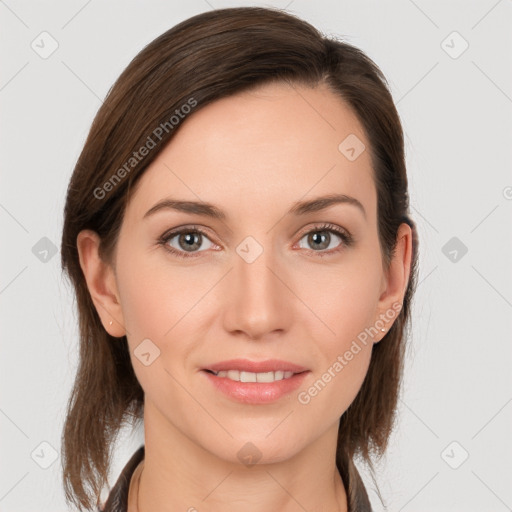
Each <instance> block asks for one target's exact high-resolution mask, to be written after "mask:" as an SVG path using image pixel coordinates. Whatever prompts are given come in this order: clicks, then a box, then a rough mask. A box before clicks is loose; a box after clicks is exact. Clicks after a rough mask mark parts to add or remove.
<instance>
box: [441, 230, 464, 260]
mask: <svg viewBox="0 0 512 512" xmlns="http://www.w3.org/2000/svg"><path fill="white" fill-rule="evenodd" d="M441 251H442V253H443V254H444V255H445V256H446V257H447V258H448V259H449V260H450V261H451V262H452V263H458V262H459V261H460V260H461V259H462V258H463V257H464V256H465V255H466V253H467V252H468V248H467V247H466V246H465V245H464V243H463V242H462V241H461V240H460V239H459V238H457V237H456V236H454V237H452V238H450V240H448V242H446V243H445V244H444V245H443V247H442V248H441Z"/></svg>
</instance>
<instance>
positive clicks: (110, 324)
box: [76, 229, 126, 338]
mask: <svg viewBox="0 0 512 512" xmlns="http://www.w3.org/2000/svg"><path fill="white" fill-rule="evenodd" d="M76 243H77V250H78V256H79V260H80V266H81V268H82V272H83V274H84V277H85V281H86V283H87V288H88V289H89V293H90V295H91V299H92V301H93V303H94V306H95V308H96V311H97V312H98V315H99V317H100V319H101V323H102V324H103V327H104V328H105V330H106V331H107V332H108V333H109V334H110V335H111V336H114V337H116V338H119V337H121V336H124V335H125V334H126V330H125V328H124V319H123V314H122V309H121V304H120V301H119V294H118V291H117V286H116V278H115V274H114V270H113V268H112V266H111V265H109V264H108V263H106V262H104V261H103V260H102V259H101V258H100V256H99V247H100V237H99V235H98V234H97V233H96V232H94V231H92V230H89V229H85V230H82V231H80V233H79V234H78V236H77V240H76Z"/></svg>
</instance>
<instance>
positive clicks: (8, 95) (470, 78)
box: [0, 0, 512, 512]
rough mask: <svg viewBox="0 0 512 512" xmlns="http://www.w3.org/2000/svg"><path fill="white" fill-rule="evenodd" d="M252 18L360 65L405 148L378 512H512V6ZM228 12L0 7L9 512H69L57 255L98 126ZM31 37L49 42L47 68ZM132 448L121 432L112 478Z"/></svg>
mask: <svg viewBox="0 0 512 512" xmlns="http://www.w3.org/2000/svg"><path fill="white" fill-rule="evenodd" d="M250 4H251V5H272V6H276V7H280V8H285V7H286V8H287V9H288V10H289V11H290V12H292V13H295V14H298V15H299V16H301V17H303V18H304V19H306V20H307V21H309V22H311V23H312V24H313V25H315V26H316V27H318V28H319V29H320V30H322V31H323V32H324V33H326V34H329V35H338V36H341V37H343V38H344V39H345V40H346V41H348V42H350V43H352V44H355V45H356V46H358V47H360V48H361V49H363V50H364V51H366V52H367V53H368V55H369V56H370V57H372V58H373V59H374V60H375V61H376V62H377V64H378V65H379V66H380V67H381V69H382V70H383V71H384V74H385V75H386V77H387V78H388V80H389V82H390V85H391V88H392V92H393V96H394V98H395V101H396V103H397V106H398V110H399V112H400V115H401V118H402V121H403V125H404V130H405V132H406V151H407V162H408V169H409V176H410V191H411V203H412V211H411V213H412V216H413V218H414V219H415V220H416V221H417V224H418V230H419V237H420V244H421V246H420V252H421V256H420V276H419V286H418V291H417V295H416V299H415V304H414V310H413V321H414V330H413V335H412V338H411V340H410V349H409V353H408V359H407V362H406V374H405V382H404V392H403V395H402V398H401V400H400V412H399V422H398V425H397V429H396V431H395V433H394V434H393V436H392V438H391V443H390V448H389V451H388V453H387V456H386V457H385V458H384V459H383V460H382V461H381V463H380V464H379V465H378V466H377V467H378V483H379V485H380V488H381V491H382V495H383V497H384V498H385V500H386V503H387V505H388V509H387V510H390V511H402V510H403V511H405V512H409V511H423V510H429V511H433V510H435V511H436V512H442V511H458V510H460V511H462V510H463V511H465V512H469V511H479V512H480V511H482V510H485V511H496V512H501V511H505V510H511V507H512V487H511V485H510V483H511V482H512V479H511V477H512V471H511V466H512V463H511V460H512V440H511V436H510V433H511V429H510V427H511V423H512V421H511V420H512V403H511V402H512V386H511V381H510V372H509V368H510V360H511V357H510V356H511V349H510V346H511V345H510V342H511V332H512V329H511V327H512V326H511V313H512V272H511V271H510V267H511V265H510V262H511V261H512V237H511V233H512V231H511V228H512V226H511V224H512V222H511V221H512V215H511V214H512V173H511V167H510V164H511V160H512V153H511V150H510V148H511V145H512V144H511V141H512V138H511V136H512V115H511V114H512V66H511V62H512V61H511V49H512V44H511V43H512V30H511V21H512V1H511V0H501V1H496V0H485V1H484V0H482V1H478V2H477V1H475V2H463V1H459V2H455V1H450V2H427V1H420V0H416V1H414V2H413V1H412V0H395V1H393V2H391V1H386V2H383V1H379V2H377V1H372V2H369V1H357V2H356V1H336V2H335V1H327V0H324V1H315V2H306V1H301V0H294V1H291V2H290V1H289V0H287V1H285V2H271V3H269V2H267V3H254V2H251V3H250ZM236 5H249V3H247V4H243V3H241V2H233V3H230V2H226V1H221V0H211V1H208V2H206V1H202V0H195V1H191V2H189V3H188V4H187V5H186V6H185V5H184V3H183V4H182V3H181V2H180V3H179V2H169V1H167V2H163V1H159V2H157V1H145V2H142V1H139V2H135V1H126V0H124V1H120V0H116V1H109V2H105V1H104V2H100V1H99V0H89V1H75V0H73V1H69V0H66V1H64V0H60V1H51V2H50V1H47V2H33V3H30V4H29V3H28V2H21V1H15V0H6V1H0V16H1V29H0V38H1V44H0V52H1V56H2V65H1V67H0V73H1V74H0V102H1V106H2V128H3V131H2V138H1V141H0V145H1V154H2V168H1V172H2V187H1V189H0V224H1V228H2V233H3V238H2V241H3V242H5V245H4V244H3V243H2V246H3V250H2V251H1V252H0V258H1V269H2V271H1V274H0V311H1V323H0V325H1V329H2V330H1V335H2V357H1V370H0V389H1V390H2V395H1V397H0V428H1V432H2V435H1V453H0V460H1V461H2V462H1V467H0V510H1V511H2V512H11V511H16V512H23V511H33V510H39V511H41V512H43V511H50V510H51V511H52V512H55V511H59V510H67V507H66V506H65V503H64V500H63V491H62V488H61V480H60V479H61V469H60V460H59V453H60V435H61V428H62V424H63V418H64V409H65V405H66V401H67V398H68V395H69V392H70V389H71V384H72V378H73V375H74V371H75V369H76V363H77V359H76V353H77V352H76V350H77V340H78V338H77V329H76V316H75V313H74V309H73V297H72V295H71V293H70V290H69V288H68V286H67V284H66V281H64V279H63V278H62V276H61V271H60V266H59V264H60V253H59V249H58V246H59V243H60V235H61V228H62V210H63V204H64V197H65V191H66V186H67V182H68V180H69V177H70V174H71V172H72V169H73V166H74V163H75V162H76V159H77V157H78V155H79V152H80V150H81V147H82V145H83V143H84V141H85V137H86V135H87V132H88V130H89V127H90V124H91V122H92V119H93V116H94V114H95V112H96V111H97V109H98V107H99V106H100V104H101V101H102V99H103V98H104V97H105V95H106V93H107V91H108V89H109V88H110V86H111V85H112V83H113V82H114V80H115V79H116V78H117V77H118V75H119V74H120V73H121V71H122V70H123V69H124V68H125V66H126V65H127V64H128V62H129V61H130V60H131V59H132V58H133V57H134V56H135V54H136V53H138V52H139V51H140V50H141V49H142V47H143V46H144V45H146V44H147V43H149V42H150V41H151V40H153V39H154V38H155V37H157V36H158V35H160V34H161V33H163V32H164V31H166V30H167V29H169V28H170V27H172V26H173V25H175V24H176V23H178V22H180V21H182V20H183V19H185V18H188V17H189V16H192V15H194V14H197V13H200V12H203V11H206V10H209V9H212V8H221V7H230V6H236ZM43 31H47V32H48V33H49V34H51V38H53V39H54V40H56V41H57V43H58V48H57V49H56V50H55V52H54V53H53V54H51V55H50V56H48V57H47V58H42V56H40V53H41V52H42V51H43V48H42V47H43V45H44V50H45V51H48V50H50V49H51V44H52V41H51V39H50V38H49V36H40V34H41V32H43ZM454 31H456V32H457V33H458V34H453V32H454ZM42 38H46V39H44V42H41V40H42ZM33 41H34V43H33ZM443 41H444V42H443ZM465 41H466V42H467V43H465ZM31 44H33V45H34V46H36V47H38V51H39V53H37V52H36V51H35V50H34V49H33V48H32V47H31ZM466 44H469V46H468V48H467V49H466V50H465V51H464V52H462V53H461V51H462V50H464V47H465V45H466ZM45 237H46V238H45ZM453 237H455V239H454V240H452V238H453ZM447 244H448V245H447ZM464 246H465V247H466V248H467V253H465V254H464ZM45 251H48V252H45ZM54 251H56V252H54ZM507 434H508V435H507ZM142 441H143V434H142V432H141V431H140V430H138V431H135V432H133V433H131V432H123V433H122V435H121V436H120V438H119V442H118V444H117V447H116V460H115V464H114V467H113V468H112V479H113V480H115V479H116V478H117V475H118V473H119V471H120V469H121V468H122V467H123V466H124V464H125V463H126V461H127V460H128V458H129V457H130V456H131V454H132V453H133V451H134V450H135V449H136V448H137V447H138V446H139V444H140V443H141V442H142ZM453 442H455V444H452V443H453ZM41 443H43V444H41ZM466 455H467V456H468V458H467V459H466V460H464V457H465V456H466ZM45 466H47V467H46V468H45ZM361 470H362V472H363V477H364V479H365V482H366V483H367V486H368V488H369V489H372V488H373V485H372V482H371V479H370V477H369V474H368V472H367V471H366V470H365V468H364V467H361ZM370 497H371V500H372V503H373V506H374V507H375V510H376V511H380V510H384V509H383V508H382V506H381V504H380V501H379V500H378V497H377V495H376V493H375V492H374V491H372V490H370Z"/></svg>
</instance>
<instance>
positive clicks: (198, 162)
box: [62, 7, 418, 512]
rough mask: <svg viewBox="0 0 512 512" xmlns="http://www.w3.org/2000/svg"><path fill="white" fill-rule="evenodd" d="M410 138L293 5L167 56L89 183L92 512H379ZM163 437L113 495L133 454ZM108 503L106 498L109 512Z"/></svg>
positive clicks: (75, 279)
mask: <svg viewBox="0 0 512 512" xmlns="http://www.w3.org/2000/svg"><path fill="white" fill-rule="evenodd" d="M408 207H409V205H408V191H407V175H406V167H405V161H404V149H403V133H402V128H401V124H400V120H399V117H398V114H397V111H396V108H395V106H394V104H393V100H392V97H391V95H390V93H389V90H388V88H387V85H386V81H385V79H384V77H383V75H382V73H381V72H380V70H379V69H378V67H377V66H376V65H375V64H374V63H373V62H372V61H371V60H370V59H369V58H368V57H367V56H366V55H365V54H364V53H363V52H361V51H360V50H358V49H356V48H354V47H352V46H350V45H348V44H346V43H343V42H340V41H336V40H333V39H328V38H324V37H323V36H322V35H321V34H320V33H319V32H318V31H316V30H315V29H314V28H313V27H312V26H311V25H309V24H308V23H306V22H304V21H302V20H299V19H298V18H296V17H294V16H291V15H289V14H287V13H285V12H281V11H278V10H273V9H264V8H256V7H251V8H231V9H222V10H216V11H213V12H208V13H204V14H200V15H198V16H194V17H193V18H190V19H188V20H185V21H183V22H182V23H180V24H179V25H177V26H175V27H174V28H172V29H171V30H169V31H167V32H166V33H164V34H163V35H161V36H160V37H158V38H157V39H155V40H154V41H153V42H151V43H150V44H149V45H148V46H147V47H146V48H144V49H143V50H142V51H141V52H140V53H139V54H138V55H137V56H136V57H135V58H134V59H133V61H132V62H131V63H130V64H129V66H128V67H127V68H126V69H125V71H124V72H123V73H122V74H121V76H120V77H119V79H118V80H117V82H116V83H115V84H114V86H113V87H112V89H111V90H110V92H109V94H108V96H107V98H106V100H105V102H104V104H103V105H102V107H101V108H100V110H99V112H98V114H97V116H96V118H95V120H94V122H93V125H92V127H91V131H90V133H89V136H88V138H87V140H86V143H85V146H84V148H83V151H82V153H81V155H80V157H79V160H78V162H77V164H76V167H75V170H74V173H73V176H72V178H71V181H70V184H69V188H68V193H67V201H66V207H65V219H64V228H63V236H62V265H63V269H64V270H65V271H66V272H67V273H68V275H69V277H70V280H71V282H72V284H73V286H74V287H75V291H76V296H77V306H78V312H79V322H80V354H79V367H78V371H77V375H76V381H75V385H74V388H73V391H72V394H71V397H70V400H69V404H68V415H67V418H66V422H65V425H64V430H63V439H62V454H63V468H64V487H65V491H66V498H67V499H68V501H69V502H72V503H73V504H74V505H76V506H78V507H79V509H80V510H83V509H88V510H91V509H92V510H105V511H126V510H128V511H129V512H137V511H138V512H148V511H150V510H152V511H160V510H162V511H163V510H189V511H193V510H198V511H203V510H212V511H214V510H215V511H217V510H222V511H230V510H235V509H236V510H240V509H243V510H248V511H260V510H266V511H268V510H280V511H285V512H288V511H292V510H293V511H295V510H311V511H312V510H333V511H334V510H340V511H351V512H355V511H369V510H371V507H370V502H369V499H368V495H367V492H366V490H365V487H364V485H363V482H362V480H361V478H360V476H359V473H358V471H357V468H356V466H355V463H354V461H355V459H356V458H357V457H361V458H362V459H363V460H364V461H366V462H367V463H368V464H369V466H370V468H373V467H372V460H371V457H372V456H380V455H382V454H383V452H384V451H385V448H386V443H387V440H388V437H389V435H390V432H391V430H392V427H393V421H394V417H395V409H396V403H397V397H398V391H399V385H400V377H401V372H402V364H403V351H404V343H405V336H406V327H407V323H408V321H409V320H410V307H411V299H412V296H413V292H414V286H415V280H416V271H417V269H416V266H417V246H418V241H417V236H416V230H415V227H414V223H413V221H412V220H411V219H410V218H409V215H408ZM138 420H143V424H144V438H145V442H144V445H143V446H141V447H140V449H139V450H137V452H136V453H135V454H134V455H133V457H132V458H131V460H130V461H129V462H128V464H126V466H125V468H124V469H123V471H122V474H121V475H120V477H119V478H118V480H117V483H116V485H115V486H114V488H113V489H111V490H110V494H109V497H108V500H107V502H106V503H103V504H101V503H100V499H99V496H100V492H101V490H102V489H103V487H104V486H105V484H107V483H108V482H107V476H108V470H109V467H110V448H111V446H112V444H113V442H114V441H115V439H116V435H117V433H118V431H119V429H120V427H121V426H122V425H123V422H132V424H133V422H135V421H138ZM94 500H95V501H94Z"/></svg>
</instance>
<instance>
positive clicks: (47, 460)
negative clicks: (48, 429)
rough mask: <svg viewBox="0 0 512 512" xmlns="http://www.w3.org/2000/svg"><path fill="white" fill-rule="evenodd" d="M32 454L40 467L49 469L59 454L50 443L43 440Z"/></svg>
mask: <svg viewBox="0 0 512 512" xmlns="http://www.w3.org/2000/svg"><path fill="white" fill-rule="evenodd" d="M30 456H31V457H32V460H33V461H34V462H35V463H36V464H37V465H38V466H39V467H41V468H43V469H48V468H49V467H50V466H51V465H52V464H53V463H54V462H55V461H56V460H57V458H58V457H59V454H58V452H57V450H56V449H55V448H54V447H53V446H52V445H51V444H50V443H48V442H46V441H43V442H42V443H40V444H39V445H38V446H37V447H36V448H35V449H34V450H33V451H32V453H31V454H30Z"/></svg>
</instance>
